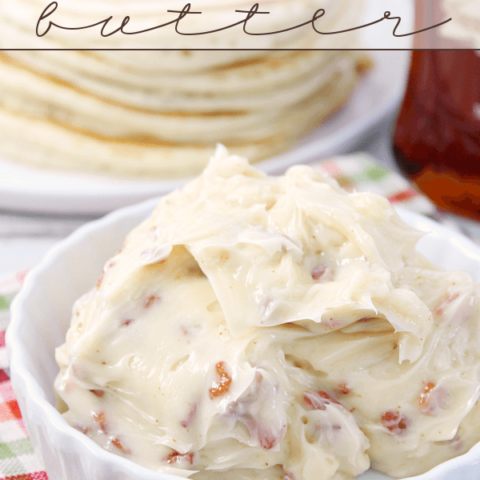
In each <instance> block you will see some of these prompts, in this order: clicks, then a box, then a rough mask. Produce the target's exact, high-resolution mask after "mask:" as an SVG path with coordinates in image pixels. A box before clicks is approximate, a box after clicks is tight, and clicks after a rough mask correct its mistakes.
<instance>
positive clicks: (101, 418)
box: [93, 412, 108, 433]
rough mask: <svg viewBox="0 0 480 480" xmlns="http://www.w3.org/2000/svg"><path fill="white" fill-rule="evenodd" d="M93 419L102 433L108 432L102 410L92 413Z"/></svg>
mask: <svg viewBox="0 0 480 480" xmlns="http://www.w3.org/2000/svg"><path fill="white" fill-rule="evenodd" d="M93 419H94V420H95V421H96V422H97V423H98V425H99V426H100V429H101V430H102V432H103V433H108V430H107V422H106V420H105V414H104V413H103V412H100V413H94V414H93Z"/></svg>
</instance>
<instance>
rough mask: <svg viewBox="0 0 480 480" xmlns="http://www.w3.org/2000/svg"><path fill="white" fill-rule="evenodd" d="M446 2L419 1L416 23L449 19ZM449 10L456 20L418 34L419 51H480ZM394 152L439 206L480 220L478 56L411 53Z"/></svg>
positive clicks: (476, 54) (474, 52) (466, 52)
mask: <svg viewBox="0 0 480 480" xmlns="http://www.w3.org/2000/svg"><path fill="white" fill-rule="evenodd" d="M449 2H450V3H453V1H452V0H443V2H442V1H437V0H417V5H416V15H417V25H418V26H420V25H425V24H428V25H433V24H434V23H429V22H436V23H439V20H440V21H442V19H445V10H446V8H445V7H447V8H448V6H449ZM479 3H480V1H479ZM457 5H458V3H457ZM478 7H479V8H478V16H479V20H480V5H479V6H478ZM448 13H449V14H450V15H449V16H450V17H452V18H453V20H452V22H454V21H456V22H457V23H456V24H453V23H452V22H450V24H447V25H445V26H444V27H440V28H438V29H434V30H431V31H429V32H424V33H422V34H419V35H418V37H417V38H416V40H415V45H414V47H415V48H423V47H424V46H430V47H432V46H435V47H440V48H471V47H472V46H476V45H475V43H473V44H472V43H468V42H467V41H466V40H465V39H466V37H467V36H466V35H465V31H466V30H463V29H462V28H461V27H462V25H461V21H462V18H461V16H460V15H459V16H458V17H459V18H455V15H456V12H455V11H454V10H451V11H450V12H448ZM458 22H460V23H458ZM420 28H421V27H420ZM447 29H448V30H447ZM452 32H453V33H452ZM459 34H461V36H460V35H459ZM472 40H473V41H474V42H475V39H472ZM477 42H478V39H477ZM478 47H480V45H478ZM393 149H394V154H395V159H396V161H397V164H398V165H399V167H400V169H401V170H402V171H403V172H404V173H405V174H406V175H408V176H409V177H410V178H411V179H412V180H413V181H414V182H415V183H416V185H417V186H418V187H419V188H420V189H421V190H422V191H423V192H424V193H425V194H426V195H428V196H429V197H430V198H431V199H432V200H433V201H434V202H435V203H436V205H437V206H438V207H440V208H441V209H444V210H447V211H450V212H452V213H456V214H458V215H462V216H465V217H470V218H473V219H476V220H480V51H474V50H416V51H414V52H413V54H412V63H411V70H410V78H409V81H408V86H407V91H406V94H405V99H404V101H403V105H402V108H401V111H400V114H399V116H398V119H397V124H396V129H395V133H394V141H393Z"/></svg>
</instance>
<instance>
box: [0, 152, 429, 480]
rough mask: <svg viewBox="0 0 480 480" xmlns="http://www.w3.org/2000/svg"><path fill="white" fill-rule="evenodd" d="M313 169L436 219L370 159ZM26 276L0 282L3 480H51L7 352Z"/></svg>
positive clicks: (349, 187)
mask: <svg viewBox="0 0 480 480" xmlns="http://www.w3.org/2000/svg"><path fill="white" fill-rule="evenodd" d="M314 166H315V167H316V168H318V169H319V170H321V171H323V172H325V173H328V174H329V175H331V176H332V177H334V178H336V179H337V181H338V182H339V183H340V185H341V186H342V187H344V188H346V189H347V190H349V191H354V190H355V191H370V192H374V193H379V194H381V195H384V196H386V197H387V198H388V199H389V200H390V201H391V202H392V203H397V204H401V205H402V206H403V207H405V208H408V209H411V210H414V211H416V212H419V213H423V214H425V215H434V214H435V212H436V210H435V207H434V205H433V204H432V203H431V202H430V201H429V200H428V199H427V198H426V197H424V196H423V195H421V194H419V193H418V192H417V191H416V190H415V189H414V187H413V186H412V184H411V183H409V182H408V181H407V180H406V179H404V178H403V177H401V176H400V175H398V174H397V173H394V172H392V171H390V170H388V169H387V168H385V167H384V166H381V165H379V164H377V163H376V162H374V161H373V160H372V159H371V157H369V156H367V155H356V156H354V157H348V158H341V157H339V158H334V159H333V160H329V161H326V162H322V163H318V164H316V165H314ZM26 273H27V272H26V271H23V272H18V273H17V274H15V275H13V276H11V277H8V278H4V279H0V402H1V404H0V480H48V477H47V473H46V472H45V471H44V467H43V463H42V460H41V458H39V457H38V456H37V455H36V454H35V452H34V451H33V448H32V446H31V443H30V441H29V439H28V433H27V430H26V428H25V424H24V422H23V420H22V417H21V414H20V410H19V408H18V403H17V401H16V399H15V394H14V393H13V390H12V385H11V383H10V378H9V376H8V359H7V352H6V348H5V330H6V328H7V325H8V320H9V311H8V309H9V306H10V302H11V300H12V299H13V297H14V296H15V294H16V293H18V291H19V290H20V288H21V286H22V283H23V280H24V278H25V275H26ZM65 480H68V479H65Z"/></svg>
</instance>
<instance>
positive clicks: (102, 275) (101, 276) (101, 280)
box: [96, 272, 105, 288]
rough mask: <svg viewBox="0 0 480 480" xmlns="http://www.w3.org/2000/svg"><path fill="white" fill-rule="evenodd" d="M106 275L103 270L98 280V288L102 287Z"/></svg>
mask: <svg viewBox="0 0 480 480" xmlns="http://www.w3.org/2000/svg"><path fill="white" fill-rule="evenodd" d="M104 276H105V272H103V273H102V274H101V275H100V277H99V279H98V280H97V285H96V287H97V288H100V287H101V285H102V282H103V277H104Z"/></svg>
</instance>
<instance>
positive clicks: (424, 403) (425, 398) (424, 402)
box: [417, 382, 435, 410]
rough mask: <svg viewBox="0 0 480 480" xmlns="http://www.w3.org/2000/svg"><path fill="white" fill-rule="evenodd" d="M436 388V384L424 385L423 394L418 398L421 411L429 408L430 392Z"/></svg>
mask: <svg viewBox="0 0 480 480" xmlns="http://www.w3.org/2000/svg"><path fill="white" fill-rule="evenodd" d="M434 388H435V384H434V383H432V382H428V383H424V384H423V389H422V393H421V394H420V395H419V396H418V401H417V402H418V407H419V408H420V410H422V409H425V408H426V407H428V403H429V401H430V392H431V391H432V390H433V389H434Z"/></svg>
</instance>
